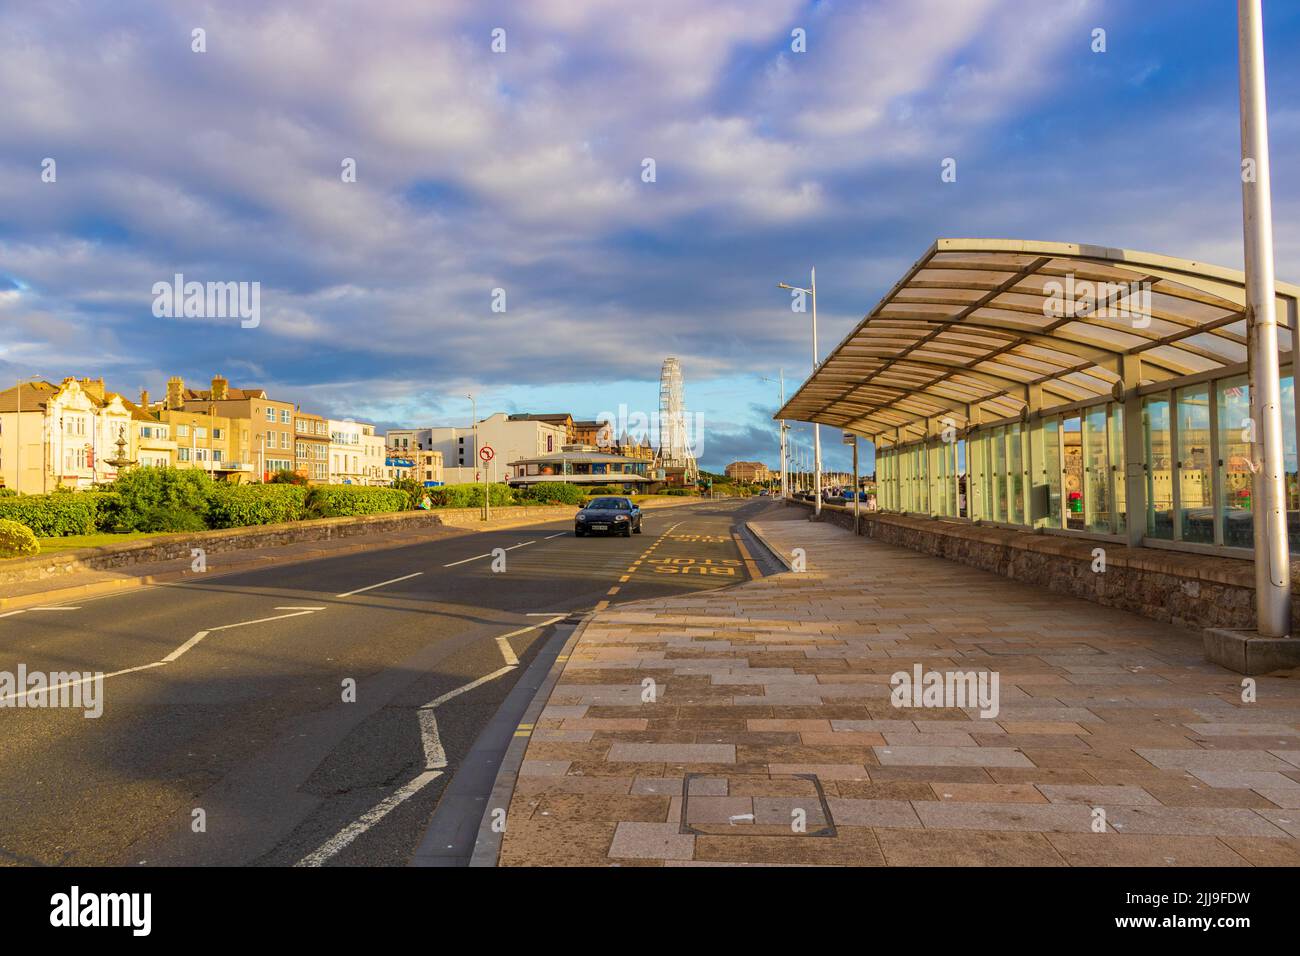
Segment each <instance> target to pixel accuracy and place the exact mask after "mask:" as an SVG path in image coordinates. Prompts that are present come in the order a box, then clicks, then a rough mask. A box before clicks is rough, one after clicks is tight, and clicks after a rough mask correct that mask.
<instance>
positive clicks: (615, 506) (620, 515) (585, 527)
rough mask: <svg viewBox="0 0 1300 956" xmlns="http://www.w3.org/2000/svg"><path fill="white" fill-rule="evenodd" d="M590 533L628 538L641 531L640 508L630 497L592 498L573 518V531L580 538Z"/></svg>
mask: <svg viewBox="0 0 1300 956" xmlns="http://www.w3.org/2000/svg"><path fill="white" fill-rule="evenodd" d="M588 532H591V533H592V534H600V533H604V534H621V535H623V536H624V537H627V538H630V537H631V536H632V534H633V532H635V533H636V534H640V533H641V509H640V508H638V507H637V506H636V505H635V504H633V503H632V499H631V498H593V499H592V500H591V501H590V502H589V503H588V504H587V506H586V507H585V508H583V509H582V510H581V511H579V512H578V514H577V515H576V516H575V517H574V519H573V533H574V535H575V536H576V537H579V538H581V537H582V536H583V535H585V534H587V533H588Z"/></svg>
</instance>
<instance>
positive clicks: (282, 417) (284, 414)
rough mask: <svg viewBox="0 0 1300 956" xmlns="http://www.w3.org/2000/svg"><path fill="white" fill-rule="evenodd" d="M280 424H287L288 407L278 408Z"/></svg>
mask: <svg viewBox="0 0 1300 956" xmlns="http://www.w3.org/2000/svg"><path fill="white" fill-rule="evenodd" d="M280 424H281V425H287V424H289V409H287V408H282V409H280Z"/></svg>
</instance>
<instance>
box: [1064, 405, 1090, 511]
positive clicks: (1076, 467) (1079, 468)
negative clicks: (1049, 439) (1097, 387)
mask: <svg viewBox="0 0 1300 956" xmlns="http://www.w3.org/2000/svg"><path fill="white" fill-rule="evenodd" d="M1061 443H1062V445H1063V446H1064V453H1065V461H1064V462H1063V463H1062V464H1061V487H1062V488H1063V489H1064V494H1065V526H1066V527H1067V528H1070V529H1071V530H1073V531H1082V530H1083V529H1084V528H1085V527H1086V526H1087V525H1086V523H1085V521H1084V516H1083V428H1082V425H1081V423H1080V421H1079V419H1078V417H1077V416H1076V417H1073V418H1067V419H1065V420H1064V421H1063V422H1062V423H1061Z"/></svg>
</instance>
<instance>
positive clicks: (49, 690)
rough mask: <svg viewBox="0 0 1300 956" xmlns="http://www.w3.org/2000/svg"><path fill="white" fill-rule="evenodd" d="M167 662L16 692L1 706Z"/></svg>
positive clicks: (0, 700)
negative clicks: (34, 695)
mask: <svg viewBox="0 0 1300 956" xmlns="http://www.w3.org/2000/svg"><path fill="white" fill-rule="evenodd" d="M164 663H166V662H165V661H154V662H153V663H152V664H141V665H140V666H139V667H127V668H125V669H123V670H120V671H113V672H112V673H109V674H95V675H94V676H92V677H81V678H78V679H77V680H70V681H64V682H63V683H62V684H53V685H51V686H49V687H33V688H32V689H31V690H22V691H15V692H14V693H12V694H6V695H5V696H4V697H0V704H6V703H8V702H9V701H11V700H17V699H18V698H19V697H30V696H31V695H32V694H40V693H46V694H53V693H55V692H57V691H60V690H62V689H63V688H65V687H75V686H77V685H78V684H89V683H90V682H91V681H94V680H108V678H110V677H120V676H121V675H122V674H134V673H135V672H136V671H147V670H149V668H151V667H162V666H163V664H164Z"/></svg>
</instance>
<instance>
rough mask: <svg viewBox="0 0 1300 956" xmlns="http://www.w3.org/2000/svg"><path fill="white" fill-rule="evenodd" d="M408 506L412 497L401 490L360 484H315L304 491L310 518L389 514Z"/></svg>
mask: <svg viewBox="0 0 1300 956" xmlns="http://www.w3.org/2000/svg"><path fill="white" fill-rule="evenodd" d="M410 507H411V496H410V495H409V494H408V493H407V492H406V491H404V490H402V489H400V488H368V487H365V486H363V485H318V486H317V487H314V488H312V489H311V490H309V491H308V492H307V499H306V502H305V505H304V509H305V512H306V514H307V515H308V516H310V517H313V518H343V517H350V516H352V515H377V514H391V513H392V512H394V511H406V510H408V509H409V508H410Z"/></svg>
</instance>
